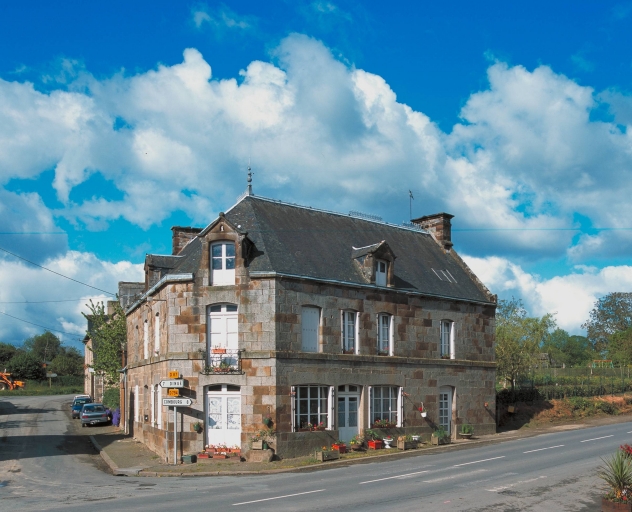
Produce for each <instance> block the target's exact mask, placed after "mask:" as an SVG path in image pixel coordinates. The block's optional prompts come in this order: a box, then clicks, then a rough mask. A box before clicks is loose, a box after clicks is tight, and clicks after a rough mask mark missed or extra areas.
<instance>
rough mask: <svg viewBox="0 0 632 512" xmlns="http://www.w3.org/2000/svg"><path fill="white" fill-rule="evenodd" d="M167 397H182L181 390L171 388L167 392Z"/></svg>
mask: <svg viewBox="0 0 632 512" xmlns="http://www.w3.org/2000/svg"><path fill="white" fill-rule="evenodd" d="M167 396H180V389H179V388H169V389H168V390H167Z"/></svg>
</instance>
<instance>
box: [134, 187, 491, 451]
mask: <svg viewBox="0 0 632 512" xmlns="http://www.w3.org/2000/svg"><path fill="white" fill-rule="evenodd" d="M451 218H452V215H449V214H445V213H440V214H437V215H431V216H426V217H421V218H419V219H416V220H413V221H412V223H411V224H410V225H407V226H400V225H393V224H388V223H385V222H382V221H381V220H379V219H377V218H370V217H369V216H361V215H353V214H349V215H346V214H339V213H333V212H328V211H323V210H318V209H314V208H308V207H302V206H297V205H294V204H287V203H283V202H280V201H274V200H270V199H265V198H260V197H255V196H253V195H245V196H244V197H243V198H242V199H241V200H240V201H238V203H237V204H236V205H234V206H233V207H232V208H230V210H228V211H227V212H226V213H220V214H219V216H218V217H217V218H216V219H215V220H214V221H213V222H211V223H210V224H209V225H208V226H207V227H205V228H204V229H196V228H182V227H174V228H172V231H173V237H172V241H173V251H172V254H171V255H147V258H146V262H145V284H144V286H145V292H144V293H143V294H142V296H141V297H140V298H139V299H138V300H136V301H135V302H134V303H133V304H131V305H130V306H129V307H128V308H127V310H126V315H127V321H128V353H127V356H128V357H127V368H128V393H129V399H130V412H129V421H130V426H131V427H132V431H133V433H134V436H135V437H136V438H137V439H139V440H141V441H142V442H144V443H145V444H147V445H148V446H149V447H151V448H152V449H153V450H155V451H156V452H157V453H159V454H161V455H163V456H167V454H168V453H171V450H172V444H171V443H172V436H171V434H170V432H171V431H172V429H173V424H172V423H171V422H172V421H173V415H172V414H171V412H170V410H169V409H167V408H166V407H162V405H161V404H162V398H164V397H165V390H162V389H161V388H160V386H158V383H159V382H160V380H161V379H165V378H167V375H168V372H169V371H170V370H178V371H179V373H180V375H181V376H182V377H183V378H184V379H185V389H184V390H182V393H181V394H182V395H185V396H188V397H190V398H192V399H193V405H192V406H191V407H190V408H186V409H185V408H179V411H183V415H182V419H180V418H179V419H178V423H179V430H180V429H182V430H181V431H182V432H183V434H182V444H181V447H180V448H181V449H182V451H183V453H185V454H186V453H195V452H197V451H199V450H202V449H203V447H204V446H206V445H218V444H226V445H238V446H240V447H241V448H242V450H243V451H247V450H248V446H249V440H250V437H251V436H252V434H253V433H255V432H257V431H259V430H260V429H262V428H263V422H264V419H266V418H267V417H270V418H271V420H272V426H273V428H274V429H275V430H276V436H275V438H274V441H273V442H272V443H271V445H272V447H273V448H274V449H275V450H276V453H277V455H279V456H281V457H289V456H296V455H302V454H306V453H309V452H312V451H313V450H314V448H316V447H320V446H323V445H324V444H327V443H331V442H332V441H333V440H337V439H343V440H346V441H348V440H349V439H351V437H353V436H354V435H356V434H358V433H360V432H361V431H363V430H364V429H367V428H371V427H373V426H374V424H375V422H376V421H378V420H385V421H386V422H388V423H392V424H393V427H392V428H391V430H390V431H389V432H390V433H392V434H397V433H404V432H406V433H421V434H422V435H424V436H429V435H430V433H431V432H432V430H433V429H435V428H437V427H438V426H444V427H445V429H446V430H447V431H449V432H451V434H452V436H455V435H456V432H457V429H458V426H459V425H460V424H462V423H470V424H472V425H473V426H474V428H475V432H476V433H478V434H484V433H492V432H494V431H495V418H494V414H495V413H494V411H495V390H494V384H495V376H496V364H495V362H494V316H495V310H496V297H495V296H494V295H492V294H491V293H490V292H489V290H487V288H485V286H484V285H483V284H482V283H481V282H480V281H479V280H478V279H477V278H476V276H475V275H474V274H473V273H472V272H471V270H470V269H469V268H468V267H467V265H466V264H465V263H464V262H463V261H462V260H461V258H460V257H459V256H458V255H457V253H456V252H455V251H454V250H453V249H452V241H451ZM421 408H423V411H424V412H425V413H426V414H425V417H422V414H421ZM196 422H200V423H201V424H202V425H203V429H202V431H201V432H200V433H198V432H196V431H195V430H194V427H193V425H194V423H196ZM319 427H320V428H319ZM323 429H324V430H323Z"/></svg>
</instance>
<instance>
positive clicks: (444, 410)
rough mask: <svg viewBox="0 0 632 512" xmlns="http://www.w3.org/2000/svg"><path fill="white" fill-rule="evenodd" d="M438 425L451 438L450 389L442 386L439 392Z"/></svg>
mask: <svg viewBox="0 0 632 512" xmlns="http://www.w3.org/2000/svg"><path fill="white" fill-rule="evenodd" d="M439 425H440V426H442V427H443V428H444V429H445V431H446V432H447V433H448V434H449V435H450V436H452V430H451V427H452V388H451V387H450V386H443V387H441V389H440V390H439Z"/></svg>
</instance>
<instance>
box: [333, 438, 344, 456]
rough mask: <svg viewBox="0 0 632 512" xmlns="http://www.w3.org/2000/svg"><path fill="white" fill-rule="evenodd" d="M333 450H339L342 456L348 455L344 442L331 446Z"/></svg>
mask: <svg viewBox="0 0 632 512" xmlns="http://www.w3.org/2000/svg"><path fill="white" fill-rule="evenodd" d="M331 449H332V450H338V452H340V455H342V454H343V453H347V445H346V444H345V442H344V441H341V440H340V439H339V440H338V441H336V442H335V443H333V444H332V445H331Z"/></svg>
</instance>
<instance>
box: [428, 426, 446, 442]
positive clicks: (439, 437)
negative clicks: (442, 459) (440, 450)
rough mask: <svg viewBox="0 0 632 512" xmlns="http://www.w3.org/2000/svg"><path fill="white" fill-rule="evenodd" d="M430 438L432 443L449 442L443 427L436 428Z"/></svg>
mask: <svg viewBox="0 0 632 512" xmlns="http://www.w3.org/2000/svg"><path fill="white" fill-rule="evenodd" d="M430 439H431V441H432V444H434V445H440V444H450V436H449V434H448V433H447V432H446V431H445V428H443V427H439V428H438V429H436V430H435V431H434V432H433V433H432V437H431V438H430Z"/></svg>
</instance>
